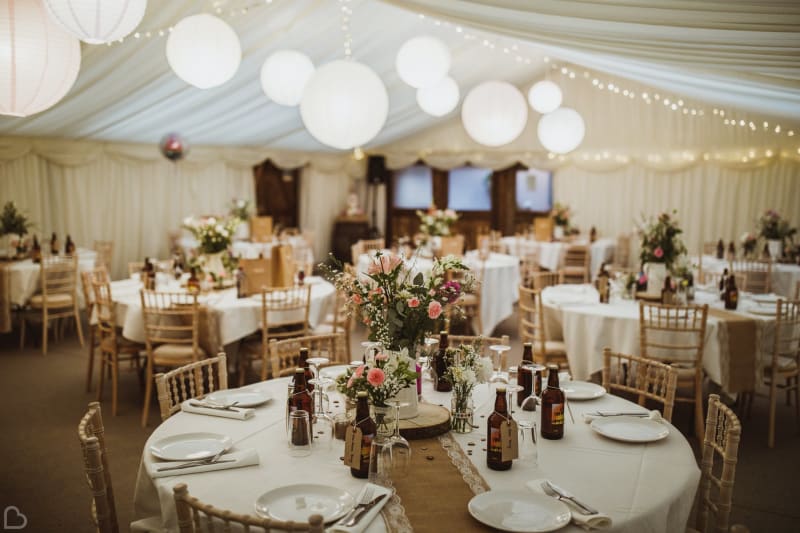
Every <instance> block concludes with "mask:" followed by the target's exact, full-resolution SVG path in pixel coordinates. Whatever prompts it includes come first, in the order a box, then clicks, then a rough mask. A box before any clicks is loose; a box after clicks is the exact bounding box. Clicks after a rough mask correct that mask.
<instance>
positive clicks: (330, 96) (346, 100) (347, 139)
mask: <svg viewBox="0 0 800 533" xmlns="http://www.w3.org/2000/svg"><path fill="white" fill-rule="evenodd" d="M388 114H389V94H388V93H387V92H386V87H385V86H384V85H383V82H382V81H381V79H380V78H379V77H378V75H377V74H375V72H373V71H372V69H371V68H369V67H367V66H366V65H363V64H361V63H358V62H357V61H345V60H342V59H339V60H336V61H331V62H330V63H327V64H326V65H323V66H322V67H320V68H318V69H317V71H316V72H314V75H313V76H311V79H310V80H308V83H307V84H306V90H305V91H304V92H303V99H302V100H301V101H300V116H301V117H302V119H303V124H305V126H306V129H308V131H309V133H311V135H313V136H314V138H315V139H317V140H318V141H319V142H321V143H322V144H325V145H327V146H331V147H333V148H338V149H340V150H350V149H352V148H355V147H357V146H363V145H365V144H367V143H368V142H369V141H371V140H372V139H373V138H375V136H376V135H377V134H378V133H379V132H380V131H381V128H383V125H384V123H385V122H386V117H387V116H388Z"/></svg>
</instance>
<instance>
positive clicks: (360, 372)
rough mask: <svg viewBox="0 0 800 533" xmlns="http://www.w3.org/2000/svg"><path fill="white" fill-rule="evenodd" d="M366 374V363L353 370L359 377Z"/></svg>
mask: <svg viewBox="0 0 800 533" xmlns="http://www.w3.org/2000/svg"><path fill="white" fill-rule="evenodd" d="M363 374H364V365H361V366H359V367H358V368H356V371H355V372H353V375H354V376H355V377H357V378H360V377H361V376H362V375H363Z"/></svg>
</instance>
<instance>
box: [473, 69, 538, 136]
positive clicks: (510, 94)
mask: <svg viewBox="0 0 800 533" xmlns="http://www.w3.org/2000/svg"><path fill="white" fill-rule="evenodd" d="M527 121H528V104H527V103H526V102H525V97H524V96H523V95H522V93H521V92H519V89H517V88H516V87H514V86H513V85H511V84H510V83H507V82H504V81H486V82H483V83H481V84H480V85H478V86H477V87H475V88H473V89H472V90H471V91H470V92H469V94H467V97H466V98H464V104H463V105H462V106H461V122H463V124H464V129H466V130H467V133H468V134H469V136H470V137H472V139H473V140H474V141H475V142H477V143H479V144H482V145H484V146H503V145H504V144H508V143H510V142H511V141H513V140H514V139H516V138H517V137H519V135H520V134H521V133H522V130H524V129H525V123H526V122H527Z"/></svg>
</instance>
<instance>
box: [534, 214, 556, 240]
mask: <svg viewBox="0 0 800 533" xmlns="http://www.w3.org/2000/svg"><path fill="white" fill-rule="evenodd" d="M554 225H555V224H554V222H553V219H552V218H550V217H536V218H534V219H533V234H534V236H535V237H536V240H537V241H544V242H550V240H551V239H552V238H553V226H554Z"/></svg>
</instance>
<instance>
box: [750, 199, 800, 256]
mask: <svg viewBox="0 0 800 533" xmlns="http://www.w3.org/2000/svg"><path fill="white" fill-rule="evenodd" d="M758 233H759V235H761V236H762V237H764V239H766V240H767V246H768V247H769V253H770V255H771V256H772V258H773V259H778V258H779V257H780V256H781V255H782V254H783V244H784V241H785V240H786V239H789V238H792V237H793V236H794V234H795V233H797V228H793V227H791V226H790V225H789V221H788V220H786V219H785V218H781V215H780V214H779V213H778V212H777V211H775V210H774V209H768V210H767V211H766V212H765V213H764V214H763V215H761V217H760V218H759V219H758Z"/></svg>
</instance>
